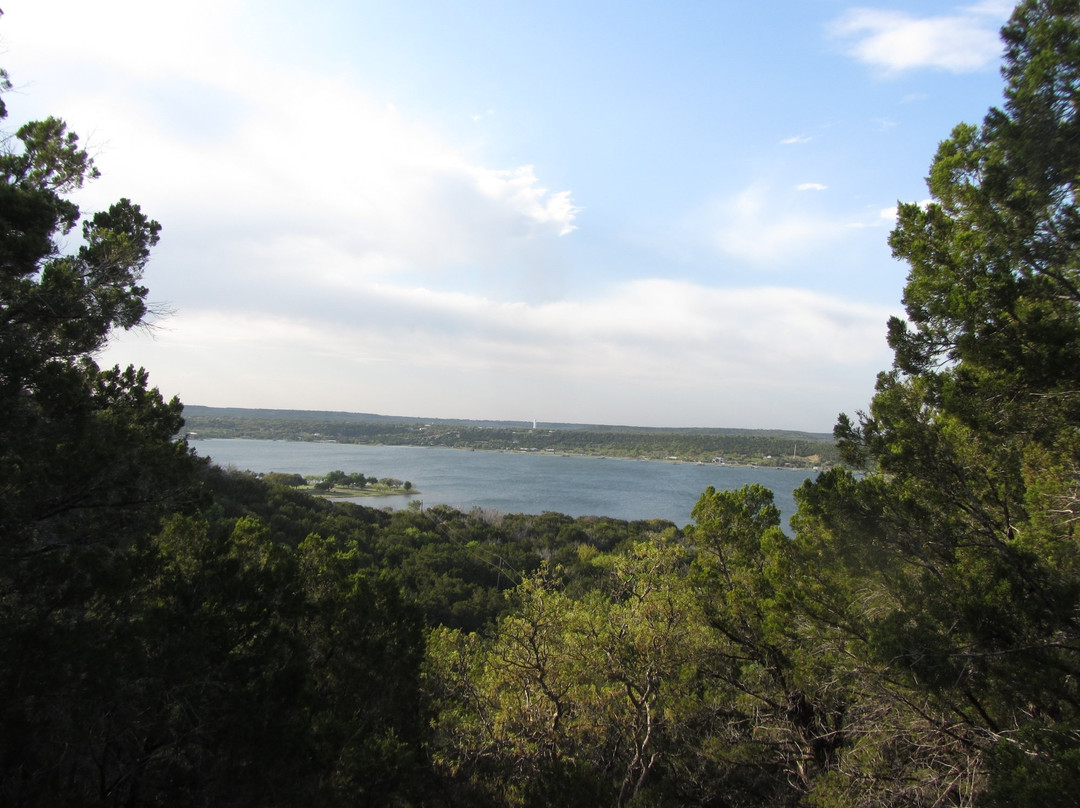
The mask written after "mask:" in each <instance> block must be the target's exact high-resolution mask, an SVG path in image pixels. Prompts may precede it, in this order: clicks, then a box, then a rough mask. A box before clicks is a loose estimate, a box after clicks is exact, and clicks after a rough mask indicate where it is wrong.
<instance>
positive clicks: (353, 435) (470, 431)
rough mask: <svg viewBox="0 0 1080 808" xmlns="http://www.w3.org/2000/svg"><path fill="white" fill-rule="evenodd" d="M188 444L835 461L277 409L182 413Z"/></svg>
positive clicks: (740, 441) (754, 446)
mask: <svg viewBox="0 0 1080 808" xmlns="http://www.w3.org/2000/svg"><path fill="white" fill-rule="evenodd" d="M184 420H185V423H186V428H187V435H188V437H189V438H258V439H263V440H300V441H320V440H322V441H325V440H333V441H336V442H338V443H361V444H388V445H390V444H392V445H396V446H445V447H452V448H456V449H482V450H491V451H501V452H517V451H526V452H527V451H537V452H560V453H567V454H570V453H572V454H587V455H599V456H603V457H630V458H636V459H644V460H667V459H671V458H676V459H678V460H683V461H689V462H697V463H711V462H714V461H716V460H718V459H722V461H723V462H725V463H738V464H748V463H756V464H767V465H781V464H783V465H786V466H792V467H796V468H812V467H815V466H816V467H818V468H821V467H824V466H829V465H833V464H835V463H838V462H839V461H840V452H839V450H838V449H837V447H836V442H835V441H833V440H827V439H825V437H824V436H822V435H816V434H813V433H808V432H789V431H784V430H740V429H660V428H647V427H636V428H635V427H609V426H591V425H583V424H544V425H539V426H537V427H532V426H530V425H528V424H524V423H521V424H517V425H512V424H507V423H498V422H487V423H483V424H478V423H470V422H462V421H450V420H440V419H418V418H411V419H406V418H393V417H390V416H365V415H362V414H358V413H330V412H323V413H315V412H309V413H304V412H290V411H282V410H242V409H241V410H238V409H223V408H216V407H191V406H188V407H185V408H184Z"/></svg>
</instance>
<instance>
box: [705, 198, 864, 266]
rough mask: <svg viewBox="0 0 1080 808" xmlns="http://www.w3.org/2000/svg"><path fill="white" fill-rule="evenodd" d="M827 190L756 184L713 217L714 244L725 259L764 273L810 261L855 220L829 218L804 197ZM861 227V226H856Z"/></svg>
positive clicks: (710, 222)
mask: <svg viewBox="0 0 1080 808" xmlns="http://www.w3.org/2000/svg"><path fill="white" fill-rule="evenodd" d="M825 188H826V186H824V185H820V184H819V183H805V184H803V185H799V186H795V187H794V188H792V189H791V190H793V191H796V192H798V193H795V194H792V192H791V190H788V191H784V190H777V189H775V188H771V187H770V186H768V185H767V184H755V185H751V186H750V187H748V188H745V189H743V190H742V191H740V192H739V193H737V194H735V195H734V196H732V197H729V198H727V199H725V200H722V201H720V202H718V203H716V204H715V205H714V206H713V208H712V210H711V211H710V212H709V214H708V215H707V219H706V221H707V225H706V226H707V227H708V228H709V230H708V238H710V240H711V241H712V243H713V245H714V246H715V248H716V249H717V250H718V251H719V252H720V253H721V254H723V255H726V256H728V257H731V258H736V259H738V260H740V261H743V262H747V263H749V264H752V265H758V266H763V267H770V266H785V265H788V266H790V265H791V263H792V262H800V261H805V260H807V259H808V258H809V256H810V255H811V254H812V253H814V252H816V251H819V250H821V249H823V248H824V247H826V246H828V245H830V244H833V243H835V242H836V241H837V240H838V239H841V238H843V237H844V236H845V234H847V233H849V232H850V230H851V229H852V226H853V223H852V220H851V219H850V217H845V218H838V217H836V216H833V215H830V214H828V213H825V212H824V211H822V210H821V208H820V207H819V206H818V205H817V204H816V203H811V202H810V201H808V200H806V199H804V198H802V196H803V194H802V192H806V191H822V190H825ZM856 224H857V223H856Z"/></svg>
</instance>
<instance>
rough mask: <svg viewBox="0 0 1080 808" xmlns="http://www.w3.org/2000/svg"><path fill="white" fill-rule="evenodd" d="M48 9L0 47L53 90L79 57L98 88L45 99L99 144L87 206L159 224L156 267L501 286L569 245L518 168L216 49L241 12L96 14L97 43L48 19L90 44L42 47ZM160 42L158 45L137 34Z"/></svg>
mask: <svg viewBox="0 0 1080 808" xmlns="http://www.w3.org/2000/svg"><path fill="white" fill-rule="evenodd" d="M48 5H49V4H47V3H45V4H41V5H38V4H32V8H33V10H28V9H19V11H18V12H13V13H12V14H11V17H12V18H15V17H16V16H17V14H18V16H19V19H17V20H16V19H12V20H10V22H13V23H14V22H18V27H17V32H18V36H19V41H18V42H11V43H6V44H9V47H12V48H16V47H17V48H18V51H19V53H22V54H25V53H27V52H28V51H29V52H32V53H34V54H35V58H36V59H37V60H38V62H37V63H38V64H41V63H42V62H45V63H48V64H50V65H54V66H55V70H56V71H58V73H63V72H64V71H65V69H67V70H68V71H69V72H70V68H67V67H66V66H67V65H69V64H70V63H72V62H75V61H77V60H79V59H82V58H97V59H98V64H99V65H103V66H102V67H101V69H102V70H105V71H107V74H108V75H107V78H100V80H97V81H93V82H87V83H80V82H77V81H71V80H70V78H68V79H67V80H65V81H63V82H59V83H58V85H57V89H58V90H59V91H60V92H63V93H67V94H68V97H66V98H63V97H60V99H59V101H57V96H56V95H55V94H54V98H53V103H58V105H59V106H60V107H61V108H63V109H64V110H65V117H66V118H67V119H68V121H69V123H70V124H71V125H72V128H73V129H75V130H76V131H79V132H82V133H84V134H85V133H88V132H89V133H96V136H97V137H99V138H101V139H103V140H104V141H105V143H106V144H107V147H106V148H105V149H103V150H102V152H101V153H100V154H99V156H98V164H99V166H100V167H101V168H102V169H103V174H104V178H103V179H102V180H101V181H99V182H97V183H95V184H94V185H93V186H92V187H91V188H90V189H89V191H88V195H87V197H88V199H89V200H90V202H88V204H91V203H93V202H96V201H97V199H98V198H100V199H101V200H102V202H105V201H107V200H110V199H113V198H115V197H116V196H117V190H119V192H120V194H122V195H124V196H131V197H132V198H135V199H137V200H138V201H139V202H140V203H141V204H142V205H143V207H144V208H145V209H146V210H148V211H149V212H151V213H152V215H154V216H155V217H157V218H160V219H161V220H162V221H163V222H165V224H166V231H165V234H164V239H165V240H164V241H163V245H162V250H163V251H164V250H167V249H169V244H168V242H169V240H170V239H171V240H173V243H174V244H176V243H179V242H184V243H186V244H187V245H191V244H193V243H195V242H198V244H199V246H200V248H201V250H202V252H203V253H204V255H205V254H207V253H215V252H218V253H220V252H221V251H223V250H225V249H231V248H235V245H236V243H237V241H238V240H243V239H247V245H246V247H245V250H246V252H247V256H248V260H250V259H251V258H252V257H255V258H257V259H258V260H260V261H261V262H263V265H264V266H266V267H270V268H271V269H270V270H269V271H274V270H273V269H272V268H273V267H277V268H278V269H279V270H280V271H296V270H297V268H299V267H303V271H305V272H307V273H310V274H312V275H320V276H323V277H328V278H331V277H332V278H338V279H341V280H346V279H355V278H356V277H357V276H366V275H371V274H384V275H385V274H387V273H393V272H409V273H412V274H420V275H423V274H432V273H441V272H445V271H448V269H449V268H455V267H462V266H468V267H470V268H471V271H477V272H489V273H490V272H499V273H506V272H507V271H508V269H507V265H508V264H510V263H512V262H511V261H509V260H508V256H509V255H511V254H512V253H522V252H524V253H528V252H529V251H530V250H537V249H542V247H539V246H535V245H534V246H530V242H544V241H548V240H550V239H552V238H557V237H559V236H566V235H568V234H570V233H571V232H573V231H574V230H575V229H576V228H577V223H576V218H577V215H578V213H579V211H580V208H579V207H578V206H577V205H576V204H575V202H574V199H573V196H572V193H571V192H570V191H569V190H551V189H549V188H548V187H546V186H545V185H544V184H543V183H542V181H541V179H540V178H539V177H538V176H537V174H536V171H535V169H534V168H533V166H531V165H522V166H517V167H509V168H507V167H503V166H496V167H493V166H487V165H482V164H478V163H477V161H476V160H475V159H471V158H469V157H468V156H467V154H466V152H465V150H464V148H462V147H460V146H459V145H458V144H455V143H451V142H448V141H447V140H446V139H444V138H442V137H441V136H440V135H439V134H438V133H437V132H434V131H432V130H430V129H429V128H427V127H425V126H424V125H423V123H422V122H419V121H417V120H411V119H410V117H409V116H408V115H407V114H405V113H403V112H401V111H399V110H398V109H396V108H394V107H393V106H390V105H388V104H386V103H383V102H381V101H380V100H378V99H375V98H372V97H370V96H369V95H367V94H366V93H365V92H364V91H363V90H362V89H361V88H358V87H357V86H355V85H353V84H351V83H349V82H348V81H346V80H345V79H343V78H341V77H340V76H336V75H317V74H314V73H309V72H306V71H305V70H304V69H303V67H302V66H301V65H297V64H296V63H293V62H288V61H282V62H272V63H268V62H267V61H266V60H265V59H263V58H260V57H258V56H256V55H253V54H252V53H248V52H246V51H245V49H244V45H243V42H235V41H233V40H232V39H229V38H228V34H229V32H230V31H232V30H235V28H236V27H240V28H241V29H243V28H244V27H245V26H234V25H233V24H232V23H229V24H225V21H226V19H227V18H229V17H230V16H231V15H232V14H233V13H234V12H239V11H242V10H243V6H242V5H241V4H238V3H220V4H219V3H204V2H200V1H199V0H196V2H194V3H193V4H189V5H187V6H185V7H184V8H183V9H182V10H177V9H175V8H172V7H165V6H159V5H158V4H153V3H150V4H147V3H141V2H127V0H113V2H112V3H111V4H110V9H111V10H112V11H111V14H110V17H115V18H116V19H121V20H123V21H124V24H123V25H117V26H109V25H101V24H100V22H99V23H97V24H93V23H94V15H96V14H98V13H100V11H99V10H98V9H97V8H96V7H94V6H93V4H91V5H87V4H85V3H74V4H68V3H64V4H63V5H64V12H63V13H65V14H67V13H68V11H70V12H71V14H72V15H74V17H75V18H76V20H79V21H80V24H85V25H86V26H87V27H91V26H92V28H93V30H94V31H95V36H94V37H86V36H81V37H75V36H73V33H74V32H76V31H79V28H78V26H77V25H71V24H68V25H64V26H60V27H58V30H56V31H55V36H54V31H53V29H52V27H51V26H49V25H48V24H47V18H48V14H49V13H58V11H57V9H56V8H55V7H54V8H52V9H51V11H50V10H49V9H47V8H44V7H43V6H48ZM128 12H130V13H128ZM7 22H9V20H7V19H5V23H7ZM165 27H167V28H169V30H170V36H169V37H162V38H159V37H150V36H148V35H147V32H148V31H154V30H161V29H162V28H165ZM159 39H160V42H159ZM119 88H122V90H120V89H119ZM188 97H190V98H192V99H194V100H193V101H192V103H191V105H190V106H188V105H185V104H184V103H183V101H184V99H185V98H188ZM211 104H212V106H211ZM492 112H493V111H492V110H487V112H486V114H487V115H490V114H492ZM147 166H152V167H153V170H152V171H147ZM227 244H230V245H233V246H232V247H227V246H226V245H227ZM200 263H201V264H204V265H205V264H207V263H209V262H207V261H206V259H205V258H204V259H203V260H202V261H200ZM188 271H190V269H189V270H188Z"/></svg>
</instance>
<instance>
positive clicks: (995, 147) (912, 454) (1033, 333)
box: [800, 0, 1080, 804]
mask: <svg viewBox="0 0 1080 808" xmlns="http://www.w3.org/2000/svg"><path fill="white" fill-rule="evenodd" d="M1003 38H1004V41H1005V44H1006V54H1005V65H1004V68H1003V75H1004V77H1005V79H1006V92H1005V103H1004V105H1003V107H1002V108H1001V109H993V110H991V111H990V112H989V113H988V114H987V116H986V118H985V120H984V121H983V123H982V125H981V126H971V125H967V124H962V125H960V126H958V127H956V129H954V130H953V133H952V136H951V137H950V138H949V139H948V140H946V141H944V142H943V143H942V144H941V145H940V147H939V149H938V152H937V155H936V157H935V159H934V162H933V165H932V168H931V172H930V177H929V180H928V184H929V187H930V191H931V194H932V197H933V201H932V202H931V203H930V204H929V205H927V206H926V207H925V208H924V207H920V206H918V205H901V206H900V213H899V219H898V224H897V228H896V230H894V232H893V234H892V236H891V238H890V244H891V245H892V247H893V251H894V254H895V255H896V256H897V257H898V258H901V259H903V260H905V261H907V262H908V264H909V265H910V267H911V269H910V273H909V277H908V283H907V286H906V288H905V292H904V303H905V307H906V309H907V313H908V321H907V322H904V321H902V320H900V319H898V318H894V319H893V320H891V321H890V323H889V332H888V333H889V343H890V345H891V347H892V348H893V350H894V353H895V362H894V367H893V369H892V370H891V371H890V372H888V373H883V374H881V376H880V377H879V379H878V384H877V392H876V394H875V396H874V399H873V401H872V403H871V406H870V410H869V412H868V413H862V414H860V415H859V417H858V419H857V422H853V421H852V420H851V419H849V418H847V417H846V416H842V417H841V419H840V421H839V423H838V425H837V429H836V435H837V437H838V438H839V440H840V444H841V449H842V451H843V452H844V454H845V457H846V459H847V460H848V461H849V462H851V463H854V464H856V465H857V466H860V467H862V468H864V469H865V470H866V471H867V472H868V473H867V474H866V476H864V477H861V478H855V477H852V476H851V475H850V474H848V473H845V472H841V471H837V472H832V473H830V474H827V475H824V476H823V477H822V478H821V479H820V480H819V481H818V482H817V483H816V484H814V485H812V486H808V487H807V488H806V489H804V491H803V493H802V495H801V497H800V500H801V501H800V520H801V524H802V526H803V529H802V533H801V535H800V540H801V541H804V542H806V543H807V544H808V545H810V544H815V543H816V544H818V546H819V548H820V549H821V552H823V553H826V554H828V555H830V556H831V557H833V558H836V559H837V560H838V561H839V562H840V563H842V564H844V565H846V566H847V568H848V570H849V572H850V574H852V575H856V576H859V577H860V578H861V580H862V587H863V589H862V594H861V597H863V598H867V599H872V600H873V602H874V608H873V611H872V613H871V612H866V613H864V618H863V620H862V628H863V630H864V631H865V638H866V640H867V645H866V653H867V654H868V661H871V662H873V663H874V664H875V665H876V666H877V667H878V670H879V671H880V673H881V675H882V676H883V677H887V678H888V679H889V680H890V681H891V682H893V683H894V684H895V686H896V687H897V688H910V689H911V692H913V693H918V694H921V696H922V697H923V698H926V699H928V701H927V705H928V707H927V709H928V710H930V711H931V713H933V714H934V715H936V716H937V717H938V718H937V720H939V721H940V726H941V727H943V728H945V727H948V728H949V729H948V732H949V733H951V734H952V736H953V737H954V738H957V739H959V740H960V742H961V743H962V744H963V745H964V746H966V748H968V749H969V750H972V751H973V752H974V753H976V754H977V756H978V758H979V759H981V760H982V762H983V763H982V766H983V768H982V771H984V772H985V773H986V774H987V776H988V780H987V781H986V782H985V784H983V785H979V786H977V787H976V788H977V789H978V791H979V793H981V795H982V799H983V801H984V802H985V803H986V804H1033V803H1036V802H1040V803H1042V804H1065V803H1066V802H1068V803H1071V802H1072V800H1073V799H1074V797H1075V791H1076V789H1077V788H1078V787H1080V743H1078V742H1077V732H1078V731H1080V687H1078V683H1077V679H1076V676H1075V674H1076V672H1077V670H1078V669H1080V613H1078V609H1077V603H1078V602H1080V545H1078V543H1077V536H1076V532H1075V525H1076V521H1075V520H1076V506H1077V503H1078V502H1080V499H1078V497H1077V491H1078V490H1080V392H1078V391H1080V265H1078V264H1077V255H1078V254H1080V212H1078V210H1077V191H1078V185H1080V3H1077V2H1076V0H1025V2H1022V3H1021V4H1020V5H1019V6H1018V7H1017V9H1016V10H1015V12H1014V13H1013V15H1012V18H1011V20H1010V22H1009V23H1008V24H1007V25H1006V26H1005V28H1004V29H1003ZM894 692H899V690H896V689H894ZM931 713H927V715H930V714H931ZM955 719H959V723H958V724H957V723H956V721H955ZM943 731H944V730H943Z"/></svg>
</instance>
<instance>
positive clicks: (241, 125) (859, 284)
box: [0, 0, 1011, 431]
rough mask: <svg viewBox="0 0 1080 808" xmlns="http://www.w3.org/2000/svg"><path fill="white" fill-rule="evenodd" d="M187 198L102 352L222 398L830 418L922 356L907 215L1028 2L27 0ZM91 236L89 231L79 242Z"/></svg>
mask: <svg viewBox="0 0 1080 808" xmlns="http://www.w3.org/2000/svg"><path fill="white" fill-rule="evenodd" d="M4 11H5V14H4V16H3V18H2V19H0V48H2V50H3V57H2V64H3V65H4V66H5V67H6V68H7V69H8V71H9V73H10V74H11V78H12V80H13V81H14V84H15V90H14V91H13V92H12V93H10V94H9V95H8V96H7V98H6V101H7V105H8V109H9V113H10V118H9V120H8V123H9V124H10V125H11V126H12V127H13V126H14V125H15V124H17V123H18V122H20V121H22V120H28V119H31V118H35V117H41V116H44V115H48V114H55V115H59V116H60V117H63V118H65V120H67V121H68V123H69V125H70V126H71V128H72V129H74V130H75V131H77V132H78V133H79V134H80V135H81V136H82V137H83V140H84V142H85V143H86V144H87V145H88V147H89V149H90V150H91V152H92V153H93V154H94V155H95V160H96V162H97V165H98V167H99V168H100V169H101V171H102V174H103V176H102V178H101V179H99V180H98V181H96V182H95V183H93V184H92V185H91V186H89V187H88V188H86V189H85V190H84V191H83V192H81V195H80V198H79V201H80V203H81V204H82V205H83V206H84V209H85V210H93V209H96V208H98V207H102V206H105V205H107V204H109V202H111V201H113V200H115V199H116V198H119V197H121V196H127V197H130V198H131V199H133V200H135V201H136V202H139V203H140V204H141V205H142V207H143V209H144V210H145V211H146V212H147V213H148V214H149V215H151V216H153V217H154V218H156V219H158V220H159V221H160V222H161V223H162V225H163V227H164V229H163V235H162V241H161V244H160V245H159V247H158V248H157V250H156V252H155V255H154V258H153V261H152V263H151V266H150V268H149V270H148V272H147V275H146V283H147V285H148V286H149V287H150V290H151V297H152V298H153V300H154V302H155V303H156V304H157V306H158V308H159V309H161V310H167V311H168V315H167V316H163V317H160V318H159V319H158V320H157V321H156V323H155V327H154V328H153V329H152V330H150V331H141V332H134V333H130V334H124V335H122V336H120V337H118V338H117V339H115V340H114V341H113V343H112V344H111V345H110V347H109V348H108V349H107V350H106V351H105V353H104V354H103V356H102V357H101V362H102V363H106V364H114V363H120V364H128V363H135V364H140V365H144V366H145V367H147V368H148V369H149V370H150V373H151V378H152V380H153V382H154V383H155V384H156V385H158V386H159V387H160V389H161V390H162V392H163V393H165V394H166V395H169V396H171V395H174V394H177V395H179V396H180V397H181V399H182V400H183V401H184V402H186V403H190V404H206V405H211V406H246V407H282V408H296V409H332V410H348V411H354V412H377V413H384V414H393V415H415V416H429V417H456V418H478V419H479V418H485V419H486V418H498V419H521V420H531V419H538V420H540V421H562V422H587V423H606V424H635V425H650V426H713V427H719V426H730V427H756V428H790V429H808V430H813V431H828V430H830V429H831V427H832V424H833V423H834V422H835V419H836V416H837V414H838V413H839V412H842V411H843V412H853V411H854V410H856V409H859V408H863V407H865V406H866V405H867V404H868V402H869V399H870V396H871V395H872V392H873V384H874V378H875V376H876V373H877V372H878V371H880V370H883V369H886V368H887V367H888V366H889V364H890V361H891V356H890V353H889V351H888V348H887V346H886V344H885V322H886V320H887V318H888V316H889V315H890V314H893V313H901V307H900V303H899V301H900V296H901V293H902V289H903V284H904V278H905V275H906V268H905V267H904V266H903V265H901V264H899V263H897V262H896V261H894V260H893V259H892V258H891V256H890V252H889V248H888V246H887V243H886V239H887V236H888V232H889V230H890V228H891V227H892V224H893V209H894V207H895V205H896V202H897V200H904V201H921V200H923V199H925V198H926V196H927V192H926V187H925V182H924V179H923V178H924V177H925V175H926V173H927V170H928V167H929V164H930V161H931V159H932V157H933V154H934V150H935V148H936V146H937V143H938V142H939V141H940V140H942V139H944V138H945V137H947V136H948V134H949V132H950V130H951V129H952V127H953V126H954V125H956V124H957V123H959V122H961V121H967V122H973V123H977V122H979V121H981V120H982V117H983V115H984V114H985V113H986V111H987V109H988V108H989V107H991V106H994V105H997V104H999V103H1000V99H1001V92H1002V81H1001V78H1000V75H999V72H998V71H999V66H1000V53H1001V46H1000V41H999V39H998V36H997V32H998V29H999V28H1000V26H1001V25H1002V23H1003V22H1004V21H1005V19H1006V18H1007V16H1008V14H1009V12H1010V11H1011V4H1009V3H1003V2H981V3H975V4H955V5H954V4H950V3H942V2H921V1H920V2H916V1H915V0H908V1H906V2H899V1H898V2H867V3H862V4H858V3H849V2H840V1H839V0H776V1H775V2H767V3H746V2H727V1H723V2H704V0H688V1H687V2H680V3H664V4H661V3H656V2H652V3H645V2H619V3H615V2H577V3H568V2H546V3H542V4H541V3H511V2H454V0H444V1H443V2H433V1H431V2H418V1H413V0H397V1H396V2H363V1H361V2H355V1H354V2H344V1H342V2H331V0H309V2H308V3H306V4H297V3H283V2H277V1H276V0H263V2H253V1H252V2H233V1H231V0H215V1H214V2H203V1H202V0H195V1H194V2H188V3H184V4H165V3H149V2H146V1H145V0H136V1H129V0H97V1H96V2H93V3H88V2H86V0H33V1H32V2H27V1H26V0H9V1H8V2H7V3H5V4H4ZM69 246H70V245H69Z"/></svg>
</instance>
